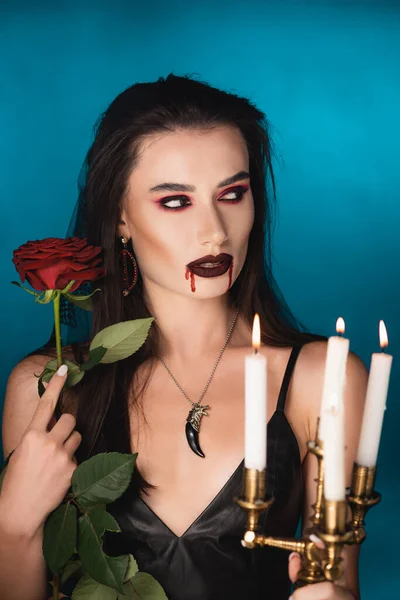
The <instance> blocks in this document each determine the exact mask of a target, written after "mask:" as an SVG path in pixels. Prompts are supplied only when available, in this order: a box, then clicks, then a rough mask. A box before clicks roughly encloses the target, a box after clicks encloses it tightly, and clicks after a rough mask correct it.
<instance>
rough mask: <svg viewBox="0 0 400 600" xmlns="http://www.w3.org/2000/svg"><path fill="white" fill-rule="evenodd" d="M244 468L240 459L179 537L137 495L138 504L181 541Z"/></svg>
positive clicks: (276, 410) (276, 411)
mask: <svg viewBox="0 0 400 600" xmlns="http://www.w3.org/2000/svg"><path fill="white" fill-rule="evenodd" d="M279 412H282V411H280V409H278V408H276V409H275V411H274V413H273V414H272V415H271V418H270V420H269V421H268V423H267V425H266V427H268V426H269V424H270V423H271V422H272V421H273V419H274V417H275V415H276V414H277V413H279ZM282 414H283V416H284V418H285V419H286V416H285V414H284V413H282ZM243 467H244V458H242V460H241V461H240V463H239V464H238V466H237V467H236V469H235V470H234V471H233V472H232V474H231V475H230V476H229V477H228V479H227V480H226V482H225V483H224V484H223V486H222V487H221V489H220V490H219V491H218V492H217V493H216V494H215V496H214V497H213V498H212V499H211V500H210V502H209V503H208V504H207V506H205V508H203V510H202V511H201V512H200V513H199V514H198V516H197V517H196V518H195V519H194V521H192V522H191V523H190V525H189V526H188V527H187V528H186V529H185V531H184V532H183V533H182V534H181V535H177V534H176V533H175V532H174V531H173V530H172V529H171V528H170V527H168V525H167V524H166V523H165V521H163V519H161V517H159V515H158V514H157V513H156V512H154V510H153V509H152V508H151V507H150V506H149V505H148V504H147V502H146V501H145V500H143V498H142V496H140V495H139V500H140V502H142V503H143V504H144V506H145V507H146V508H147V509H148V510H149V511H150V512H151V513H152V514H153V515H154V517H155V518H156V519H157V521H158V522H159V523H161V525H162V526H163V527H164V528H165V529H166V530H167V531H169V532H170V533H171V535H172V536H173V537H174V538H175V539H176V540H179V539H182V538H183V537H185V536H186V535H187V534H188V533H189V531H190V530H191V529H193V527H194V526H195V525H196V524H197V523H198V522H199V521H200V520H201V519H202V518H203V516H204V515H205V514H206V513H207V511H209V510H211V508H212V507H213V506H214V504H215V503H216V502H217V501H218V499H219V498H220V497H221V496H222V494H223V493H224V492H225V491H226V489H227V488H228V487H229V485H230V483H231V482H232V481H233V480H234V479H235V477H236V476H237V474H238V473H239V472H241V470H242V469H243Z"/></svg>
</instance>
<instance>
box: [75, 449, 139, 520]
mask: <svg viewBox="0 0 400 600" xmlns="http://www.w3.org/2000/svg"><path fill="white" fill-rule="evenodd" d="M136 456H137V454H121V453H119V452H105V453H101V454H96V456H92V457H91V458H89V459H88V460H85V461H84V462H83V463H81V464H80V465H79V466H78V467H77V468H76V469H75V471H74V473H73V475H72V492H73V494H74V496H75V498H76V500H77V502H78V503H79V504H80V505H81V506H84V507H86V508H92V507H94V506H98V505H99V504H109V503H110V502H114V500H116V499H117V498H119V497H120V496H121V494H123V492H124V491H125V490H126V489H127V487H128V485H129V482H130V480H131V477H132V473H133V468H134V465H135V460H136Z"/></svg>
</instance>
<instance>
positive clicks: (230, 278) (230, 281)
mask: <svg viewBox="0 0 400 600" xmlns="http://www.w3.org/2000/svg"><path fill="white" fill-rule="evenodd" d="M232 273H233V260H232V262H231V266H230V267H229V285H228V290H229V289H230V288H231V285H232Z"/></svg>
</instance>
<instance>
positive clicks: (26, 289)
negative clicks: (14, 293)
mask: <svg viewBox="0 0 400 600" xmlns="http://www.w3.org/2000/svg"><path fill="white" fill-rule="evenodd" d="M11 283H12V284H13V285H17V286H18V287H20V288H21V289H23V290H25V291H26V292H28V294H32V296H40V292H34V291H33V290H30V289H29V288H26V287H25V286H24V285H21V284H20V283H18V281H12V282H11Z"/></svg>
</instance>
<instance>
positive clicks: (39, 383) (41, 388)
mask: <svg viewBox="0 0 400 600" xmlns="http://www.w3.org/2000/svg"><path fill="white" fill-rule="evenodd" d="M45 391H46V388H45V387H44V385H43V383H42V380H41V379H39V381H38V394H39V398H41V397H42V396H43V394H44V393H45Z"/></svg>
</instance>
